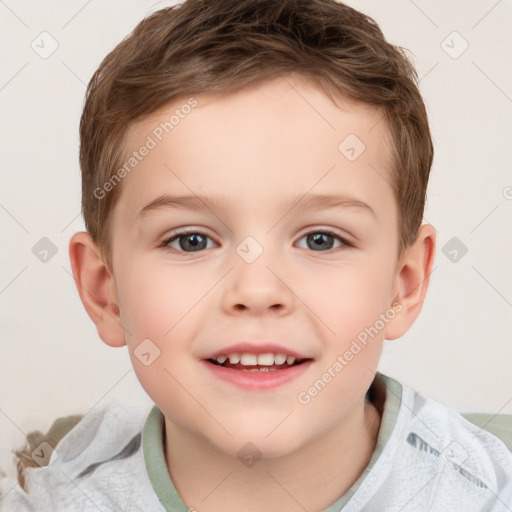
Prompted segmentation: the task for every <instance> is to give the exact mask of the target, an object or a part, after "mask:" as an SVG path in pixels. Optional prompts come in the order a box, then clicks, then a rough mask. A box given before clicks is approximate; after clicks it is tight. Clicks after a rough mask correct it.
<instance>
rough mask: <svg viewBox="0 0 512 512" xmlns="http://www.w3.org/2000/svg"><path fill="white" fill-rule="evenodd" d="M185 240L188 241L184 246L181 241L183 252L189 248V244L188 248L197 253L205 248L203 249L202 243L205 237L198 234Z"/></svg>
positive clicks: (191, 235)
mask: <svg viewBox="0 0 512 512" xmlns="http://www.w3.org/2000/svg"><path fill="white" fill-rule="evenodd" d="M185 240H186V241H185V243H184V244H183V243H181V241H180V245H181V248H182V249H183V250H186V249H187V247H186V245H187V244H189V247H188V248H191V249H192V250H193V251H197V250H199V249H201V248H204V247H201V243H204V237H203V236H201V235H200V234H198V233H192V234H190V235H187V236H186V238H185Z"/></svg>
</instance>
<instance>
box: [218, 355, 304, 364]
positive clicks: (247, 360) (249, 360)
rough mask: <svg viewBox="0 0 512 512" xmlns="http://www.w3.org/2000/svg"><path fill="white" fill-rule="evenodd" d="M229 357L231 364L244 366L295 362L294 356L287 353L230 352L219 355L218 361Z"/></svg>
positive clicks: (223, 360) (222, 361) (220, 361)
mask: <svg viewBox="0 0 512 512" xmlns="http://www.w3.org/2000/svg"><path fill="white" fill-rule="evenodd" d="M227 359H229V362H230V363H231V364H238V363H240V364H242V365H244V366H253V365H257V364H258V365H261V366H272V365H274V364H278V365H279V364H284V363H285V362H286V363H288V364H290V365H291V364H293V363H294V362H295V357H294V356H286V354H272V353H267V354H258V355H256V354H228V355H221V356H218V357H217V359H216V360H217V362H218V363H219V364H222V363H224V362H225V361H226V360H227Z"/></svg>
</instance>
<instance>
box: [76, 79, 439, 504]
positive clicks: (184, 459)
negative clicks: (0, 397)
mask: <svg viewBox="0 0 512 512" xmlns="http://www.w3.org/2000/svg"><path fill="white" fill-rule="evenodd" d="M196 99H197V101H198V105H197V106H196V107H195V108H193V109H192V111H191V113H190V114H188V115H187V116H186V117H185V118H184V119H181V120H180V123H179V124H178V125H177V126H175V128H174V129H173V130H172V132H171V133H170V134H168V135H166V136H165V137H164V138H163V140H162V141H161V142H160V143H159V144H158V145H157V147H155V148H154V149H152V150H151V151H150V152H149V154H148V155H147V156H146V157H145V158H144V159H143V160H142V161H141V162H140V163H139V164H138V165H137V167H136V168H135V169H134V170H133V171H132V172H131V173H130V174H129V175H128V176H127V177H125V178H124V180H123V182H122V184H121V185H120V186H122V193H121V195H120V199H119V202H118V204H117V205H116V207H115V210H114V215H113V224H112V228H113V229H112V233H113V235H112V258H113V259H112V261H113V265H112V268H111V269H109V268H107V267H106V266H105V264H104V263H103V259H102V255H101V252H100V250H99V249H98V248H97V247H96V246H95V244H94V243H93V242H92V240H91V238H90V236H89V235H88V234H87V233H83V232H79V233H76V234H75V235H74V236H73V237H72V239H71V242H70V258H71V264H72V269H73V275H74V277H75V280H76V283H77V287H78V291H79V293H80V297H81V299H82V301H83V304H84V306H85V309H86V311H87V313H88V314H89V316H90V317H91V319H92V320H93V321H94V322H95V324H96V326H97V329H98V334H99V336H100V337H101V339H102V340H103V341H104V342H105V343H107V344H108V345H110V346H115V347H121V346H124V345H127V346H128V349H129V352H130V357H131V360H132V363H133V367H134V370H135V372H136V374H137V377H138V379H139V380H140V382H141V384H142V386H143V387H144V389H145V390H146V392H147V393H148V394H149V396H150V397H151V398H152V399H153V401H154V402H155V403H156V405H158V407H159V408H160V409H161V411H162V412H163V414H164V416H165V433H166V444H165V452H166V453H165V455H166V461H167V464H168V468H169V472H170V475H171V477H172V479H173V482H174V484H175V486H176V488H177V490H178V492H179V493H180V496H181V497H182V499H183V500H184V502H185V503H186V504H187V506H188V507H195V508H196V509H197V510H198V511H201V512H209V511H218V510H224V511H231V510H233V511H234V510H245V511H248V512H251V511H256V510H258V511H259V510H266V511H270V512H272V511H278V510H279V511H281V510H287V511H290V512H293V511H303V510H304V509H306V510H309V511H321V510H323V509H324V508H326V507H328V506H329V504H331V503H332V502H334V501H335V500H336V499H337V498H339V497H340V496H341V495H342V494H343V493H344V492H345V491H346V490H347V489H348V488H349V487H350V486H351V485H352V484H353V483H354V482H355V480H356V479H357V478H358V476H359V475H360V474H361V472H362V471H363V470H364V468H365V467H366V465H367V464H368V461H369V459H370V456H371V454H372V451H373V449H374V447H375V442H376V438H377V434H378V430H379V425H380V414H379V411H378V410H377V409H376V407H375V406H374V405H372V404H368V403H366V401H365V393H366V391H367V390H368V388H369V386H370V384H371V382H372V380H373V377H374V373H375V371H376V370H377V365H378V362H379V358H380V355H381V351H382V345H383V341H384V340H385V339H394V338H398V337H400V336H402V335H403V334H404V333H405V332H406V331H407V330H408V329H409V327H410V326H411V325H412V324H413V322H414V320H415V319H416V317H417V316H418V314H419V312H420V310H421V307H422V304H423V301H424V297H425V294H426V292H427V288H428V283H429V274H430V272H431V269H432V264H433V258H434V252H435V231H434V229H433V227H432V226H430V225H428V224H424V225H423V226H422V227H421V228H420V231H419V234H418V238H417V240H416V242H415V243H414V244H413V245H412V246H410V247H408V248H407V250H406V251H405V252H404V253H403V254H401V255H399V254H398V251H397V247H398V222H397V218H398V217H397V205H396V202H395V199H394V195H393V191H392V189H391V187H390V185H389V183H388V182H389V181H390V178H389V177H390V175H391V161H390V158H389V147H388V145H387V142H386V141H387V138H386V136H387V133H386V130H387V126H386V124H385V122H384V121H383V120H382V112H381V111H379V110H377V109H376V108H375V107H372V106H369V105H366V104H361V103H355V102H353V101H349V100H348V99H347V98H343V97H341V96H340V97H339V98H337V103H338V106H336V105H335V104H334V103H332V102H331V100H330V99H329V98H328V97H327V96H326V94H325V93H324V92H323V91H322V90H321V89H319V88H317V87H315V85H314V84H312V83H309V82H307V81H305V80H299V79H297V78H293V79H292V78H291V77H288V78H286V79H284V78H279V79H275V80H272V81H270V82H266V83H264V84H260V85H258V86H253V87H250V88H247V89H244V90H242V91H240V92H237V93H234V94H229V95H224V96H212V95H200V96H198V97H197V98H196ZM185 102H186V99H185V100H182V101H179V102H175V103H173V104H172V105H166V106H165V108H163V109H161V110H159V111H158V112H156V113H154V114H152V115H151V116H149V117H148V118H146V119H145V120H143V121H141V122H138V123H135V124H134V125H133V126H132V127H131V128H130V130H129V132H128V134H127V137H126V140H125V142H126V151H127V155H128V154H130V153H131V152H132V151H134V150H136V149H137V148H139V147H140V146H141V144H143V143H144V141H145V140H146V137H147V136H148V134H151V133H152V130H154V128H155V127H156V126H158V124H159V123H160V122H163V121H165V120H167V119H168V118H169V115H170V114H171V113H172V112H173V111H174V110H175V109H176V108H179V107H180V105H183V104H184V103H185ZM379 121H380V122H379ZM349 134H356V135H357V137H358V138H359V139H360V140H361V141H363V143H364V144H365V146H366V149H365V151H364V152H363V153H362V154H361V155H360V156H359V157H358V158H357V159H356V160H355V161H352V162H351V161H349V160H348V159H347V158H346V157H345V156H344V155H343V154H342V153H341V152H340V151H339V150H338V145H339V144H340V142H341V141H343V140H344V139H345V137H346V136H347V135H349ZM370 164H371V165H370ZM376 171H378V172H376ZM118 186H119V185H118ZM163 193H167V194H170V195H200V196H202V195H204V196H208V198H210V199H213V198H218V201H219V204H218V206H213V205H211V206H210V207H211V209H208V208H206V209H204V210H201V211H199V210H197V209H196V210H186V209H183V208H181V209H179V208H170V207H162V208H159V209H155V210H151V211H149V212H147V213H146V214H145V215H138V214H139V212H140V210H141V209H142V208H143V207H144V206H145V205H146V204H148V203H150V202H151V201H152V200H154V199H155V198H156V197H158V196H160V195H161V194H163ZM322 193H325V194H335V195H338V196H349V197H352V198H356V199H358V200H360V201H363V202H365V203H366V204H368V205H369V206H370V208H371V211H370V209H367V208H363V207H357V206H345V207H334V208H332V207H331V208H320V209H317V210H298V209H296V208H294V209H290V208H291V206H292V201H293V200H294V199H296V198H298V197H300V196H303V195H304V194H307V195H308V196H309V195H313V194H322ZM372 212H373V213H372ZM185 227H190V228H195V230H196V232H197V231H199V232H200V233H204V234H205V235H208V237H210V238H208V239H206V240H208V245H207V246H206V244H205V245H203V246H201V247H206V248H204V249H202V250H200V251H196V252H194V251H193V250H191V249H190V245H187V237H182V238H181V239H175V240H174V241H173V242H171V246H172V248H173V249H174V250H175V252H170V251H169V250H166V248H165V247H161V245H162V243H163V242H164V241H165V240H166V239H168V238H169V237H170V236H171V235H173V233H175V231H176V229H177V228H185ZM322 228H323V229H326V228H327V229H329V230H331V231H333V232H334V233H335V235H336V236H341V237H342V238H344V239H345V240H346V241H347V242H348V243H350V244H351V245H345V244H344V243H343V242H341V241H339V240H338V239H337V238H327V240H326V241H325V242H324V245H323V246H320V248H318V246H316V245H315V242H314V241H311V240H309V241H308V237H307V236H306V235H307V234H314V233H317V232H318V229H322ZM247 236H251V237H253V238H254V239H255V240H256V241H257V242H258V243H259V245H260V246H261V248H262V249H263V252H262V254H261V255H260V256H259V257H258V258H257V259H256V260H255V261H254V262H252V263H247V262H246V261H245V260H244V259H242V258H241V257H240V256H239V254H238V253H237V251H236V249H237V247H238V246H239V244H240V243H241V242H242V241H243V240H244V239H245V238H246V237H247ZM180 240H181V244H182V245H181V246H180ZM320 242H321V241H320ZM329 244H331V245H329ZM180 249H181V251H182V252H181V253H178V252H177V251H179V250H180ZM187 250H188V252H186V251H187ZM395 302H398V303H399V304H400V305H401V311H400V313H399V314H396V315H394V319H392V320H389V321H388V322H387V323H386V324H385V327H384V328H383V329H381V330H380V332H379V334H378V335H377V336H375V337H374V338H373V339H371V341H370V342H369V343H368V344H367V345H366V346H365V347H364V348H363V349H362V350H361V351H360V352H359V353H358V354H357V355H356V356H354V358H353V359H352V360H351V361H350V362H348V364H346V366H344V368H343V370H342V371H341V372H339V373H336V376H335V377H334V378H332V379H331V381H330V382H329V383H328V384H327V385H326V386H325V388H324V389H323V390H322V391H321V392H319V393H318V394H317V395H316V396H314V397H312V398H311V400H310V401H309V403H307V404H303V403H300V402H299V401H298V398H297V397H298V394H299V393H300V392H301V391H305V390H307V389H308V388H310V386H311V385H312V384H313V383H314V382H315V381H317V380H318V379H319V378H321V376H322V374H323V373H324V372H325V371H326V370H327V369H328V368H329V367H332V365H333V363H334V362H335V361H336V360H337V357H338V355H342V354H344V353H345V351H346V350H347V349H349V347H350V345H351V343H352V341H353V340H354V339H355V338H356V336H357V335H358V334H359V333H360V332H362V331H363V330H364V329H365V327H369V326H372V325H374V324H375V323H376V320H377V319H379V315H381V314H383V313H385V312H386V311H389V309H390V307H391V305H392V304H393V303H395ZM144 339H150V340H151V343H153V344H154V345H152V346H156V347H158V349H159V350H160V355H159V357H157V358H156V359H155V360H154V361H153V362H152V363H151V364H150V365H148V366H145V365H144V364H142V363H141V361H139V359H138V358H137V357H136V356H135V355H134V350H135V349H136V348H137V347H138V346H139V344H140V343H141V342H142V340H144ZM244 340H248V341H251V340H252V341H254V340H270V341H273V342H276V343H279V344H282V345H284V346H285V347H289V348H293V349H294V350H296V351H298V352H300V353H302V354H304V355H307V356H308V357H311V358H314V362H313V364H312V365H311V366H310V367H309V368H308V370H307V371H306V372H305V373H303V374H302V375H301V376H300V377H299V378H297V379H295V380H294V381H292V382H290V383H287V384H285V385H283V386H280V387H278V388H275V389H272V390H266V391H247V390H242V389H239V388H236V387H234V386H233V385H231V384H229V383H226V382H223V381H220V380H218V379H216V378H215V377H214V376H212V375H211V373H210V372H209V371H207V369H205V368H204V366H203V363H201V361H200V360H201V359H202V358H204V357H206V355H208V354H209V353H211V352H212V351H214V350H216V349H221V348H225V347H227V346H228V345H231V344H232V343H236V342H239V341H244ZM248 442H251V443H253V444H254V445H255V446H256V447H257V449H258V450H259V452H260V453H261V455H262V458H261V459H260V460H259V461H258V462H257V463H256V464H255V465H254V466H252V467H251V468H248V467H246V466H245V465H243V464H242V463H241V462H240V460H239V458H238V457H237V452H238V451H239V450H240V449H241V448H242V447H243V446H244V445H245V444H246V443H248ZM319 489H322V492H321V493H319V492H318V490H319Z"/></svg>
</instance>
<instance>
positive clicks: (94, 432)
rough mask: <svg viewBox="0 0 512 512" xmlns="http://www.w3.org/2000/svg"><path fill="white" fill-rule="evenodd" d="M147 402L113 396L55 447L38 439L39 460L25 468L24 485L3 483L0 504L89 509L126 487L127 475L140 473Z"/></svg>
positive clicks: (14, 507) (9, 507) (19, 510)
mask: <svg viewBox="0 0 512 512" xmlns="http://www.w3.org/2000/svg"><path fill="white" fill-rule="evenodd" d="M151 407H152V404H150V403H148V404H145V405H144V406H141V407H135V406H131V405H128V404H125V403H123V402H120V401H118V400H111V401H110V402H107V403H106V404H105V405H103V406H101V407H95V408H94V409H93V410H91V411H90V412H89V413H87V414H86V415H85V416H84V417H83V419H82V420H81V421H79V422H78V423H77V424H76V425H75V426H74V427H73V428H72V429H71V430H70V431H69V432H68V433H67V434H66V435H65V436H64V437H63V438H62V439H61V440H60V441H59V442H58V443H57V444H56V445H55V446H51V444H50V443H47V442H43V443H41V444H40V445H39V446H38V448H37V449H36V450H35V451H34V452H33V455H32V456H33V457H36V456H38V455H41V457H40V460H41V461H42V462H41V465H40V466H37V467H28V468H26V470H25V485H24V487H25V489H23V488H22V487H21V486H19V485H13V482H4V483H3V485H2V492H3V494H4V498H3V500H1V501H0V504H1V505H2V506H1V507H0V509H1V510H5V512H11V510H12V511H17V512H25V511H27V512H28V511H35V510H37V512H39V511H42V510H44V511H47V510H48V511H50V510H51V511H57V510H59V511H60V510H62V511H64V510H71V509H73V510H80V511H81V510H84V511H88V510H97V508H95V507H97V503H103V502H104V501H105V500H106V501H105V503H110V501H109V500H111V499H112V496H109V494H111V492H112V489H114V488H116V486H129V485H130V484H129V480H130V478H129V475H130V474H131V475H132V479H133V478H135V477H134V476H133V475H134V474H137V473H140V471H137V470H136V468H137V465H138V466H139V469H140V465H141V464H142V465H143V457H142V454H141V453H140V452H141V449H140V444H141V443H140V441H141V433H142V429H143V426H144V422H145V420H146V418H147V416H148V414H149V411H150V409H151ZM137 455H138V456H137ZM113 473H114V474H113ZM14 484H16V483H14ZM109 486H111V488H109ZM123 493H124V494H126V495H128V494H129V493H125V492H124V489H123ZM36 505H37V506H36ZM116 505H117V503H116ZM66 507H68V508H66ZM91 507H92V508H91ZM123 510H125V509H123ZM126 510H135V509H132V508H126Z"/></svg>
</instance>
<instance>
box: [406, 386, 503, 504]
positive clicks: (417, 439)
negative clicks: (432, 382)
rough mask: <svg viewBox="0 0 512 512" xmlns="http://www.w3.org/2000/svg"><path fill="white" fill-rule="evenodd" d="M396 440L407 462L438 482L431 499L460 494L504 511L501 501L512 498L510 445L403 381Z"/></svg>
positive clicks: (433, 481) (454, 496)
mask: <svg viewBox="0 0 512 512" xmlns="http://www.w3.org/2000/svg"><path fill="white" fill-rule="evenodd" d="M397 441H398V444H399V445H400V447H401V450H402V451H401V456H402V455H403V456H404V458H405V460H406V464H409V467H412V466H416V470H418V471H423V472H424V474H425V476H426V475H431V476H432V483H436V486H435V490H434V488H432V490H431V494H430V497H429V499H430V502H429V503H433V502H435V500H440V501H442V500H445V503H446V500H448V501H450V502H452V501H453V503H454V506H455V503H456V500H457V499H458V500H462V502H463V503H466V502H467V503H468V504H471V503H473V504H476V503H478V504H481V506H482V507H483V508H481V509H478V510H484V509H485V510H500V509H499V507H500V506H501V505H500V503H511V502H512V453H511V452H510V450H509V448H508V447H507V445H506V444H505V443H504V442H503V441H502V440H501V439H500V438H498V437H497V436H496V435H494V434H493V433H491V432H488V431H487V430H485V429H484V428H482V426H479V425H477V424H474V423H472V422H470V421H468V419H466V418H464V417H463V416H462V415H461V414H460V413H459V412H458V411H456V410H455V409H453V408H451V407H449V406H447V405H444V404H442V403H440V402H438V401H436V400H434V399H433V398H430V397H429V396H427V395H425V394H424V393H421V392H419V391H417V390H414V389H412V388H410V387H408V386H402V400H401V407H400V412H399V419H397ZM460 503H461V502H460V501H459V504H460ZM494 507H497V508H494ZM475 510H476V509H475Z"/></svg>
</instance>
